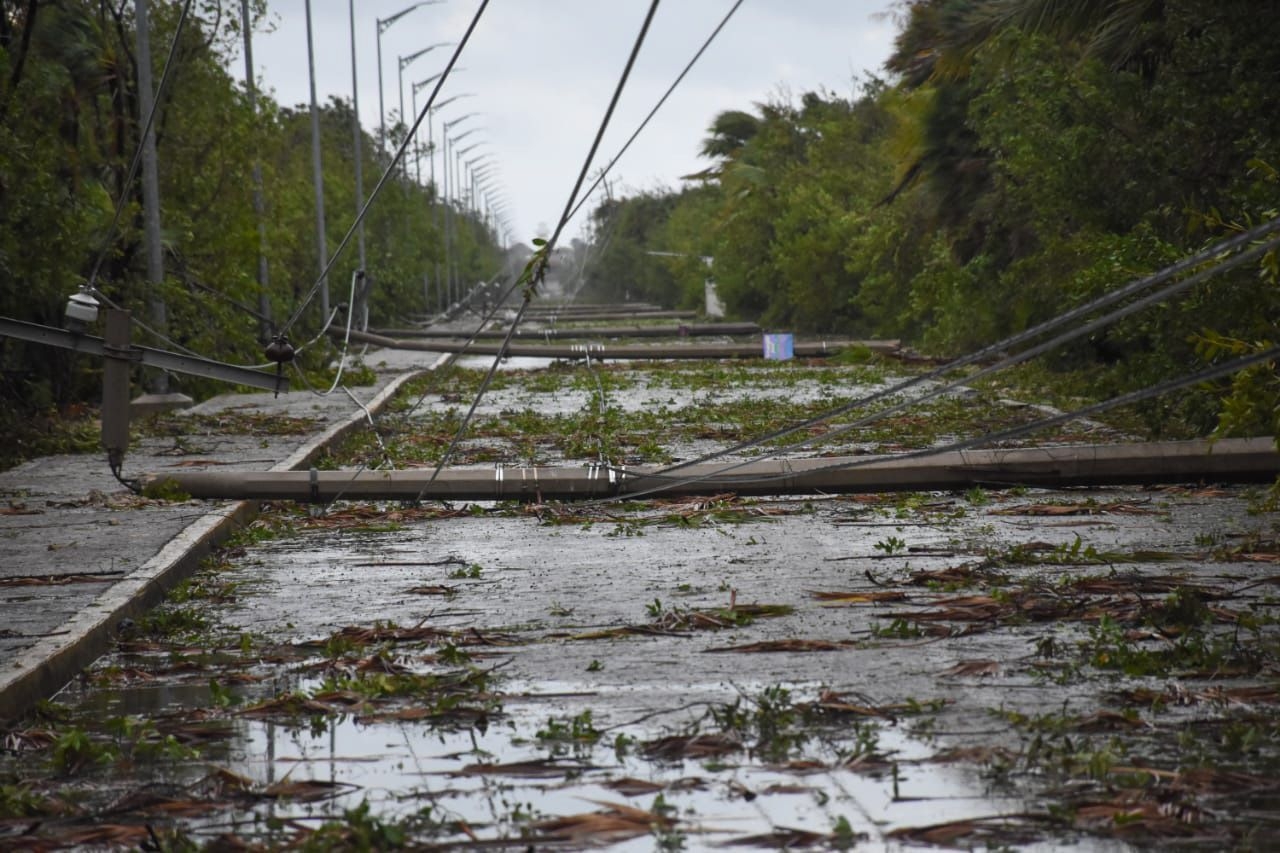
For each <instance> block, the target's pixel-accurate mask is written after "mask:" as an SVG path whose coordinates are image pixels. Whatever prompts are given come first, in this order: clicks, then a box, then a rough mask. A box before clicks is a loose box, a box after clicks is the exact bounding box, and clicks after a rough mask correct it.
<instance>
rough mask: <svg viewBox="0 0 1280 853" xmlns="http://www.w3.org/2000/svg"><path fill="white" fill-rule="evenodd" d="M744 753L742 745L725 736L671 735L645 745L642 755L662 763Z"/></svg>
mask: <svg viewBox="0 0 1280 853" xmlns="http://www.w3.org/2000/svg"><path fill="white" fill-rule="evenodd" d="M740 751H742V744H741V743H740V742H738V741H737V740H735V739H733V738H731V737H725V736H724V735H710V734H708V735H670V736H668V737H663V738H658V739H657V740H651V741H648V742H646V743H645V744H643V745H642V746H641V748H640V754H641V755H643V756H644V757H645V758H648V759H654V760H660V761H681V760H683V759H686V758H692V759H702V758H718V757H720V756H724V755H731V754H733V753H735V752H740Z"/></svg>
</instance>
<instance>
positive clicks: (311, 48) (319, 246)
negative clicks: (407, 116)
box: [306, 0, 329, 323]
mask: <svg viewBox="0 0 1280 853" xmlns="http://www.w3.org/2000/svg"><path fill="white" fill-rule="evenodd" d="M306 10H307V70H308V71H309V72H310V76H311V170H312V175H313V181H314V183H315V191H316V258H317V260H318V262H319V265H320V317H321V321H322V322H325V323H327V322H328V321H329V279H328V277H327V276H326V275H325V274H324V267H325V258H326V257H327V256H328V254H329V249H328V247H327V246H326V245H325V239H324V173H323V172H322V171H321V168H320V110H319V108H318V107H317V106H316V55H315V41H314V38H313V36H312V34H311V0H306Z"/></svg>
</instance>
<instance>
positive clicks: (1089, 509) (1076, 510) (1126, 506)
mask: <svg viewBox="0 0 1280 853" xmlns="http://www.w3.org/2000/svg"><path fill="white" fill-rule="evenodd" d="M1157 512H1159V510H1156V509H1152V508H1151V507H1150V506H1147V505H1146V504H1145V503H1138V502H1135V501H1112V502H1110V503H1105V504H1100V503H1096V502H1085V503H1059V504H1053V503H1034V504H1021V505H1019V506H1011V507H1005V508H1004V509H993V510H990V511H989V514H991V515H1031V516H1056V515H1111V514H1116V515H1154V514H1156V513H1157Z"/></svg>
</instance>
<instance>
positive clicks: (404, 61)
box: [399, 41, 453, 128]
mask: <svg viewBox="0 0 1280 853" xmlns="http://www.w3.org/2000/svg"><path fill="white" fill-rule="evenodd" d="M451 44H453V42H451V41H442V42H437V43H436V44H431V45H427V46H426V47H424V48H423V49H422V50H419V51H417V52H415V53H411V54H409V55H408V56H401V57H399V61H400V123H401V124H403V125H404V126H405V127H406V128H408V127H409V121H408V119H407V118H406V117H405V114H404V70H405V69H406V68H408V67H409V66H410V65H412V64H413V63H414V62H416V61H417V60H418V59H420V58H421V57H423V56H426V55H427V54H428V53H430V52H431V51H433V50H435V49H436V48H437V47H448V46H449V45H451ZM414 118H417V116H416V115H415V116H414Z"/></svg>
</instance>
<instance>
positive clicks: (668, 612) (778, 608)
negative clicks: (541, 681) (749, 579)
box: [569, 603, 795, 640]
mask: <svg viewBox="0 0 1280 853" xmlns="http://www.w3.org/2000/svg"><path fill="white" fill-rule="evenodd" d="M654 609H656V610H657V612H658V618H657V619H655V620H654V621H653V622H649V623H647V624H644V625H623V626H620V627H617V628H607V629H605V630H603V631H591V632H589V633H586V634H574V635H573V636H571V637H569V639H570V640H611V639H616V638H618V637H626V636H631V635H651V634H658V635H666V634H677V635H679V634H685V633H688V632H690V631H721V630H724V629H726V628H742V627H744V626H746V625H750V624H751V623H752V622H753V621H754V620H756V619H767V618H777V617H779V616H790V615H791V614H792V613H794V612H795V608H794V607H792V606H791V605H789V604H737V603H730V605H729V606H728V607H724V608H719V609H712V610H685V609H683V608H679V607H673V608H670V609H664V608H654Z"/></svg>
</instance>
